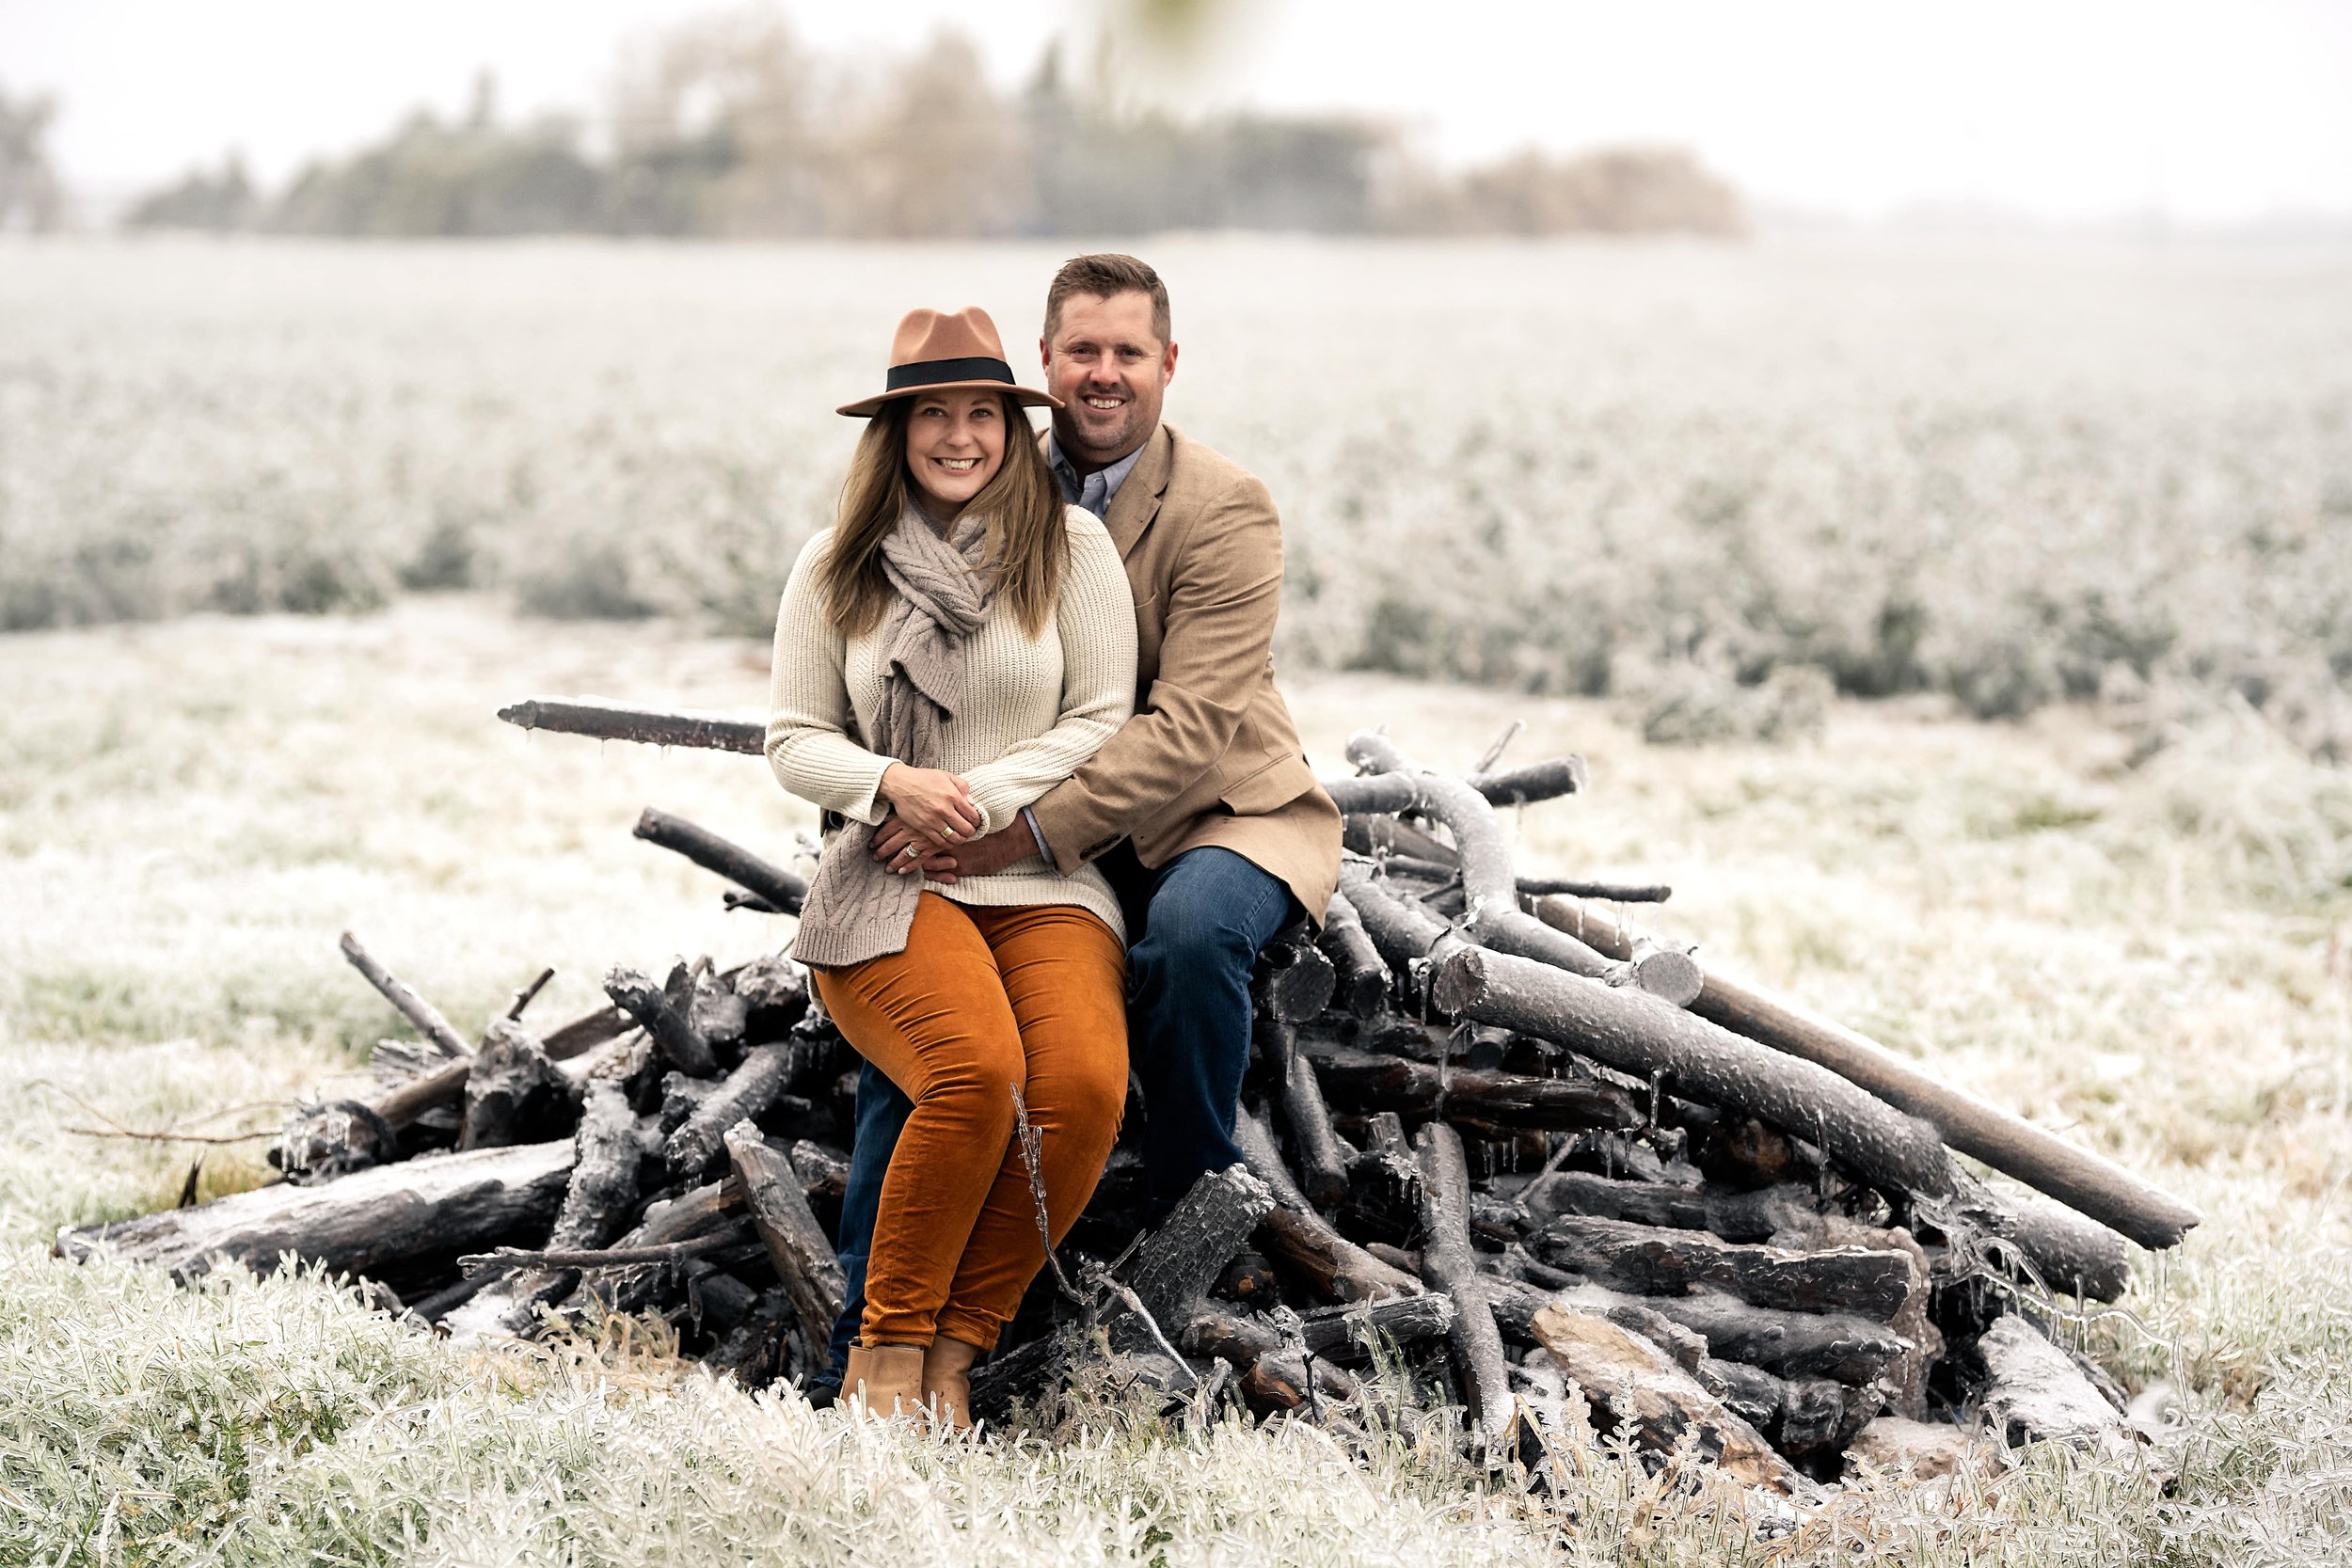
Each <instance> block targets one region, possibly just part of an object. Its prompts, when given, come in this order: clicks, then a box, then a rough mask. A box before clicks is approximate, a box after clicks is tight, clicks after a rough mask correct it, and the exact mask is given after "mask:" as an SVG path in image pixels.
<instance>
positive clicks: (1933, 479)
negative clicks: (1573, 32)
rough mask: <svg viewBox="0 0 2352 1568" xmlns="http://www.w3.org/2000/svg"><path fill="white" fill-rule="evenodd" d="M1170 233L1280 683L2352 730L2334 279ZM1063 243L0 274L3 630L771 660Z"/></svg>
mask: <svg viewBox="0 0 2352 1568" xmlns="http://www.w3.org/2000/svg"><path fill="white" fill-rule="evenodd" d="M1144 248H1145V249H1146V250H1148V251H1149V253H1150V255H1151V257H1152V259H1153V260H1154V261H1155V262H1156V263H1157V264H1158V265H1159V266H1160V268H1161V269H1162V271H1163V272H1164V274H1165V275H1166V276H1167V277H1168V279H1169V281H1170V285H1171V288H1172V290H1173V292H1174V294H1175V301H1176V312H1177V313H1176V320H1177V324H1178V328H1177V336H1178V339H1179V341H1181V343H1182V345H1183V347H1184V358H1183V361H1182V368H1181V371H1180V374H1179V377H1178V381H1177V385H1176V386H1175V388H1173V390H1172V393H1171V398H1170V404H1169V413H1170V417H1171V418H1172V419H1173V420H1175V421H1176V422H1178V423H1179V424H1181V425H1183V426H1184V427H1185V428H1186V429H1188V430H1189V431H1191V432H1192V433H1193V434H1195V435H1197V436H1202V437H1204V438H1206V439H1207V440H1209V441H1211V442H1212V443H1214V444H1216V446H1218V447H1220V448H1222V449H1224V450H1225V451H1228V452H1230V453H1231V454H1232V455H1233V456H1235V457H1236V458H1238V459H1240V460H1241V461H1242V462H1244V463H1246V464H1248V466H1250V467H1254V468H1256V469H1257V470H1258V471H1259V472H1261V473H1262V474H1263V476H1264V477H1265V478H1266V479H1267V481H1268V482H1269V483H1271V484H1272V486H1273V488H1274V492H1275V495H1276V498H1277V499H1278V500H1279V502H1280V503H1281V505H1282V507H1283V510H1284V515H1285V519H1286V524H1287V537H1288V542H1289V547H1290V563H1291V578H1290V585H1289V586H1290V603H1289V611H1288V615H1287V617H1286V620H1285V626H1284V632H1283V637H1284V653H1285V656H1286V657H1287V658H1288V660H1289V661H1290V663H1291V664H1292V665H1294V666H1295V667H1296V666H1304V665H1309V664H1311V665H1315V666H1320V667H1327V668H1336V669H1350V668H1361V669H1378V670H1388V671H1392V672H1396V673H1409V674H1416V675H1422V676H1428V677H1434V678H1444V679H1455V680H1467V681H1474V682H1480V683H1486V684H1500V685H1506V686H1510V687H1515V688H1519V689H1529V690H1537V691H1561V692H1579V693H1602V692H1614V693H1621V694H1623V693H1629V694H1632V695H1635V696H1642V695H1644V694H1645V693H1649V692H1652V691H1654V690H1656V689H1658V688H1659V686H1660V684H1661V681H1664V680H1668V679H1671V678H1698V679H1702V680H1706V681H1712V682H1715V683H1718V684H1719V685H1725V686H1730V685H1738V684H1741V683H1744V684H1748V685H1755V684H1757V683H1760V682H1763V681H1765V680H1766V679H1767V678H1768V677H1769V676H1770V675H1771V674H1772V673H1773V672H1774V671H1776V670H1790V671H1795V672H1800V673H1803V674H1804V678H1806V679H1816V680H1817V684H1818V679H1817V677H1814V676H1813V675H1812V674H1811V672H1812V671H1816V670H1818V671H1820V672H1825V673H1826V674H1827V676H1828V677H1829V679H1830V680H1831V681H1833V682H1834V683H1835V684H1836V687H1837V688H1838V689H1842V690H1845V691H1848V692H1852V693H1858V694H1863V695H1873V694H1880V693H1885V692H1898V691H1906V690H1915V689H1928V690H1936V691H1944V692H1948V693H1951V694H1952V695H1954V696H1955V697H1957V698H1958V699H1959V700H1960V701H1961V703H1962V704H1963V705H1964V706H1965V707H1966V708H1967V709H1968V710H1969V711H1972V712H1976V713H1979V714H1985V715H2008V714H2015V713H2022V712H2026V711H2030V710H2031V709H2033V708H2035V707H2037V706H2039V705H2042V704H2043V703H2045V702H2047V701H2050V700H2052V699H2054V698H2057V697H2060V696H2077V697H2079V696H2084V695H2087V694H2090V693H2091V692H2094V691H2097V690H2098V689H2101V687H2102V685H2103V684H2104V685H2106V687H2107V688H2108V689H2110V691H2112V690H2113V689H2115V688H2116V687H2118V686H2119V685H2122V686H2125V687H2135V688H2136V683H2139V682H2142V681H2151V680H2152V681H2153V682H2155V683H2156V684H2157V685H2158V686H2160V687H2168V688H2169V687H2172V686H2180V687H2183V688H2186V689H2198V690H2201V691H2204V692H2207V693H2212V692H2217V691H2221V690H2225V689H2227V690H2235V691H2237V692H2238V693H2240V694H2242V695H2243V696H2245V697H2247V698H2248V699H2249V700H2250V701H2252V702H2254V703H2255V704H2257V705H2263V706H2265V708H2266V709H2267V710H2269V711H2270V712H2272V714H2273V717H2274V719H2276V720H2277V721H2280V723H2281V724H2283V725H2284V726H2285V727H2286V728H2287V729H2288V730H2289V731H2290V732H2291V733H2293V734H2294V735H2295V736H2296V738H2297V739H2298V740H2300V741H2301V742H2302V743H2303V744H2305V745H2306V746H2307V748H2310V749H2314V750H2327V749H2328V748H2329V747H2331V746H2332V747H2333V748H2334V749H2335V750H2336V751H2337V752H2344V751H2352V714H2346V713H2345V712H2344V707H2343V683H2344V680H2345V678H2346V677H2347V676H2352V253H2347V252H2344V251H2341V250H2311V249H2293V248H2286V247H2279V248H2273V249H2266V250H2265V249H2250V248H2246V249H2234V250H2233V249H2218V248H2201V247H2199V246H2196V245H2186V244H2184V245H2175V246H2170V247H2162V246H2158V247H2142V248H2124V247H2106V246H2095V245H2089V244H2080V245H2060V244H2057V243H2052V244H2048V245H2008V246H1990V245H1982V246H1976V247H1973V248H1972V247H1966V246H1962V245H1953V244H1944V245H1925V244H1921V245H1893V244H1879V245H1865V244H1862V243H1859V242H1850V243H1838V244H1830V243H1826V242H1821V243H1807V244H1798V243H1793V242H1778V243H1766V244H1760V245H1753V246H1708V245H1675V244H1649V245H1630V244H1628V245H1607V244H1601V245H1595V244H1480V245H1403V244H1372V243H1362V242H1359V243H1347V242H1330V241H1307V240H1296V241H1284V240H1279V239H1264V238H1255V239H1248V238H1216V239H1182V238H1178V239H1169V240H1165V241H1161V242H1156V243H1153V244H1152V245H1147V246H1145V247H1144ZM1063 254H1064V252H1063V250H1061V249H1060V248H1052V249H1048V248H1042V247H1038V246H988V247H957V246H901V247H860V246H852V245H805V246H793V247H772V248H771V247H757V246H724V247H721V246H699V247H683V246H668V245H612V244H588V243H546V244H520V245H466V246H442V245H373V246H362V245H316V244H293V243H279V242H264V241H255V242H238V243H230V244H218V245H215V244H204V243H195V242H159V243H154V244H123V243H119V242H89V243H60V244H49V245H24V244H18V245H8V246H6V247H5V248H0V626H6V627H36V626H52V625H73V624H81V623H88V622H96V621H107V620H114V619H122V618H148V617H153V616H159V615H168V614H172V613H177V612H180V611H184V610H202V609H217V610H230V611H233V612H244V611H251V610H274V609H292V610H319V609H331V608H364V607H367V606H371V605H373V604H377V603H380V602H382V601H383V600H384V599H385V598H386V597H388V596H389V595H392V594H397V593H399V592H400V591H401V590H402V588H403V586H404V584H405V585H407V586H411V587H455V586H468V585H471V586H498V587H502V588H506V589H510V590H512V591H513V592H515V593H516V594H518V595H519V597H520V599H521V602H522V603H523V604H524V606H525V607H526V608H529V609H532V610H541V611H546V612H551V613H555V614H562V615H589V616H626V615H631V614H639V613H644V612H647V611H653V610H661V611H672V612H688V613H691V614H694V615H697V616H702V617H706V618H707V620H708V621H709V622H710V623H711V624H714V625H716V626H720V627H722V628H724V629H730V630H738V631H756V630H757V629H759V628H761V627H762V626H765V625H766V624H767V622H768V620H769V619H770V617H771V615H772V611H773V604H774V598H775V594H776V592H777V589H778V586H779V584H780V582H781V579H782V576H783V569H784V567H785V565H786V564H787V563H788V562H789V560H790V558H791V554H792V552H793V550H794V549H795V548H796V547H797V546H798V544H799V542H800V541H801V540H802V539H803V538H804V537H805V536H806V534H807V533H808V532H809V531H811V530H812V529H814V528H816V527H818V526H820V525H821V524H822V523H823V522H825V521H828V520H829V517H830V505H831V501H832V498H833V495H834V488H835V486H836V485H837V483H838V482H839V476H840V473H841V471H842V467H843V465H844V463H845V461H846V457H847V453H848V451H849V447H850V441H851V439H852V436H853V435H854V427H853V426H852V425H851V424H850V422H849V421H846V420H840V419H838V418H836V417H835V416H834V415H833V414H832V413H831V412H830V410H831V408H832V406H833V404H835V403H836V402H839V401H842V400H843V399H844V398H846V397H848V396H851V395H854V394H856V393H857V392H859V391H861V390H863V389H864V388H865V387H866V383H867V382H868V381H870V380H871V378H872V376H873V374H874V372H875V369H876V367H877V365H878V364H879V362H880V359H881V357H882V349H883V345H884V344H885V343H886V342H887V341H888V334H889V329H890V326H891V325H892V323H893V322H894V321H895V320H896V319H897V316H898V312H899V311H901V310H902V309H906V308H908V307H910V306H912V305H915V304H920V303H930V304H937V305H943V306H954V305H960V304H963V303H967V302H970V303H978V304H981V305H983V306H985V307H987V308H988V309H990V310H991V311H992V312H993V314H994V315H995V316H996V318H997V320H998V322H999V324H1000V325H1002V326H1003V327H1004V328H1005V330H1006V334H1007V337H1008V340H1009V341H1012V342H1014V343H1025V342H1026V341H1028V340H1029V338H1030V337H1031V336H1032V335H1033V334H1034V332H1035V331H1036V327H1037V318H1038V313H1039V310H1040V308H1041V298H1042V294H1043V290H1044V285H1045V281H1046V279H1047V277H1049V276H1050V274H1051V272H1052V270H1053V268H1054V266H1055V265H1056V264H1057V261H1059V260H1060V258H1061V256H1062V255H1063ZM1025 352H1026V351H1025V350H1016V356H1020V357H1023V358H1024V364H1023V366H1022V367H1021V368H1022V369H1024V370H1025V371H1028V370H1030V369H1031V368H1032V366H1033V361H1030V360H1028V359H1027V358H1026V357H1025Z"/></svg>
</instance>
